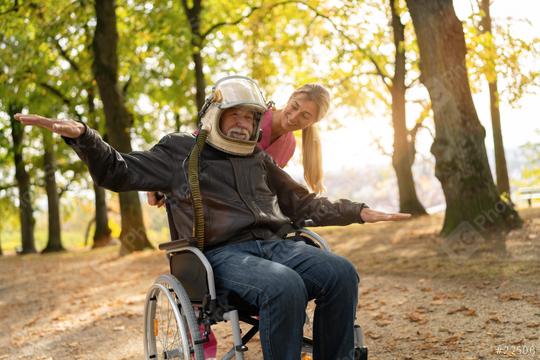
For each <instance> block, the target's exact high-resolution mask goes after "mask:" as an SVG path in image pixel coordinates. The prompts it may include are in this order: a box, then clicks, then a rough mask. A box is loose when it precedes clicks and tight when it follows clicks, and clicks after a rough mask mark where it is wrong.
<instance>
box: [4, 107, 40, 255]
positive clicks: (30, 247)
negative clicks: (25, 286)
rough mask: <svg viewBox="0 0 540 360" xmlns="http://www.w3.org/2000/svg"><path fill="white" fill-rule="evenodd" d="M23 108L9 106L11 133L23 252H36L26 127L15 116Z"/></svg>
mask: <svg viewBox="0 0 540 360" xmlns="http://www.w3.org/2000/svg"><path fill="white" fill-rule="evenodd" d="M21 110H22V108H21V107H18V106H16V105H13V104H10V105H9V106H8V112H9V119H10V123H11V135H12V137H13V159H14V161H15V179H16V181H17V188H18V189H19V219H20V222H21V239H22V251H21V253H22V254H30V253H35V252H36V247H35V245H34V242H35V241H34V224H35V221H34V210H33V209H32V194H31V193H30V177H29V176H28V173H27V172H26V169H25V168H24V161H23V154H22V152H23V144H22V142H23V136H24V128H23V126H22V124H21V123H20V122H18V121H16V120H15V119H14V118H13V116H14V115H15V114H16V113H18V112H21Z"/></svg>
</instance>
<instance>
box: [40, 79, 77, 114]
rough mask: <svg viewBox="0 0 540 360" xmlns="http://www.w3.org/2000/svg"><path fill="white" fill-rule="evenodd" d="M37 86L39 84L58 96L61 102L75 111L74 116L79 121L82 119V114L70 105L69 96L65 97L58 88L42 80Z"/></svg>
mask: <svg viewBox="0 0 540 360" xmlns="http://www.w3.org/2000/svg"><path fill="white" fill-rule="evenodd" d="M39 86H41V87H42V88H44V89H46V90H48V91H49V92H50V93H51V94H53V95H54V96H56V97H58V98H59V99H60V100H62V102H63V103H64V104H65V105H67V107H68V108H70V109H72V110H73V112H74V113H75V116H77V119H78V120H79V121H82V115H81V114H80V113H79V112H78V111H77V109H75V107H74V106H73V105H72V102H71V100H70V99H69V98H67V97H66V96H65V95H64V94H62V92H61V91H60V90H58V89H57V88H55V87H53V86H52V85H49V84H47V83H46V82H44V81H42V82H40V83H39Z"/></svg>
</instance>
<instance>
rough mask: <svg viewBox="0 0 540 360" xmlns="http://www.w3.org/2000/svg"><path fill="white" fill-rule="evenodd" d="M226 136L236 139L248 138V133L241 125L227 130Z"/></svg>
mask: <svg viewBox="0 0 540 360" xmlns="http://www.w3.org/2000/svg"><path fill="white" fill-rule="evenodd" d="M227 136H228V137H230V138H233V139H237V140H249V136H250V133H249V131H248V130H246V129H244V128H241V127H237V126H235V127H232V128H230V129H229V131H227Z"/></svg>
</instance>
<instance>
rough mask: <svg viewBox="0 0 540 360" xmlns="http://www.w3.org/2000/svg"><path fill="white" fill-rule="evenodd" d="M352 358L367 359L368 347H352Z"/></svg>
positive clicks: (356, 359)
mask: <svg viewBox="0 0 540 360" xmlns="http://www.w3.org/2000/svg"><path fill="white" fill-rule="evenodd" d="M354 360H368V348H367V347H366V346H359V347H356V348H354Z"/></svg>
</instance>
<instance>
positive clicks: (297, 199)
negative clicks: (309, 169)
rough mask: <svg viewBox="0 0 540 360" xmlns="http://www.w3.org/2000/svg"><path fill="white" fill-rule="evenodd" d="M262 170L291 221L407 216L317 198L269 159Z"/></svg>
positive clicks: (324, 222) (359, 220)
mask: <svg viewBox="0 0 540 360" xmlns="http://www.w3.org/2000/svg"><path fill="white" fill-rule="evenodd" d="M266 170H267V172H268V179H269V181H270V186H271V187H272V188H273V189H274V191H275V192H276V194H277V196H278V201H279V207H280V209H281V210H282V211H283V213H284V214H285V215H287V216H288V217H289V218H290V219H291V220H292V221H293V222H297V221H300V222H301V221H302V220H307V219H311V220H313V221H314V222H315V225H316V226H327V225H348V224H352V223H364V222H367V223H374V222H379V221H397V220H405V219H408V218H410V217H411V215H410V214H403V213H385V212H382V211H378V210H374V209H370V208H369V207H368V206H367V205H366V204H364V203H357V202H353V201H350V200H345V199H342V200H338V201H330V200H328V199H327V198H324V197H317V196H316V195H315V194H313V193H310V192H309V191H308V190H307V189H306V188H305V187H303V186H302V185H300V184H298V183H297V182H296V181H295V180H294V179H293V178H291V177H290V176H289V174H287V173H286V172H285V171H283V170H282V169H281V168H279V167H278V166H277V165H276V164H275V163H273V162H272V161H271V160H270V159H269V158H267V159H266Z"/></svg>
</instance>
